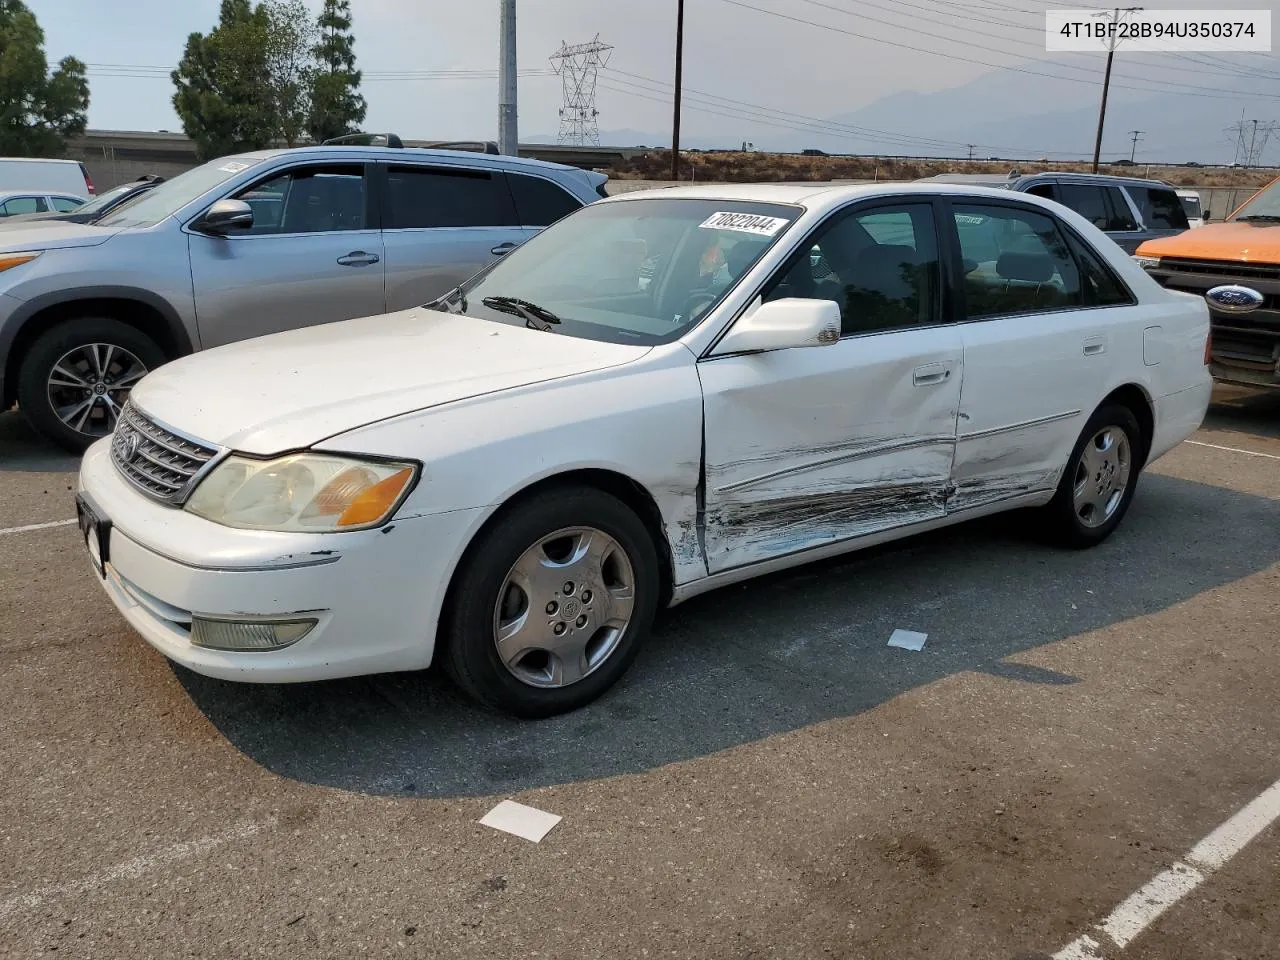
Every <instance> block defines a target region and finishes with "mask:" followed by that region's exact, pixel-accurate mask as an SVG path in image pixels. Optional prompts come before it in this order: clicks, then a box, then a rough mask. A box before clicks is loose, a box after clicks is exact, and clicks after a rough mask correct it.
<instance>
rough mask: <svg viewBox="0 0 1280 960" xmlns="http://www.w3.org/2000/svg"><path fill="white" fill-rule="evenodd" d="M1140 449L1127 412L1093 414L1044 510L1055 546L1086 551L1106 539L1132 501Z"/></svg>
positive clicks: (1118, 408)
mask: <svg viewBox="0 0 1280 960" xmlns="http://www.w3.org/2000/svg"><path fill="white" fill-rule="evenodd" d="M1143 449H1144V447H1143V438H1142V428H1141V427H1140V426H1139V425H1138V420H1137V418H1136V417H1135V416H1134V415H1133V411H1132V410H1130V409H1129V408H1128V407H1126V406H1124V405H1123V404H1119V403H1108V404H1105V405H1103V406H1101V407H1099V408H1098V409H1097V410H1096V411H1095V412H1094V414H1093V416H1092V417H1090V418H1089V422H1088V423H1087V424H1085V428H1084V430H1083V431H1082V432H1081V434H1080V438H1079V439H1078V440H1077V441H1076V445H1075V448H1074V449H1073V450H1072V451H1071V458H1070V459H1069V460H1068V461H1067V467H1066V469H1065V470H1064V471H1063V473H1062V479H1061V481H1060V482H1059V483H1058V490H1057V493H1055V494H1054V497H1053V500H1052V501H1051V502H1050V503H1049V504H1048V506H1046V507H1045V508H1044V511H1045V519H1046V520H1047V521H1048V525H1049V531H1050V533H1052V535H1053V536H1054V538H1055V539H1056V540H1058V541H1059V542H1061V543H1063V544H1065V545H1066V546H1071V547H1091V546H1093V545H1094V544H1097V543H1101V542H1102V541H1103V540H1105V539H1106V538H1107V537H1109V536H1110V535H1111V533H1112V532H1113V531H1114V530H1115V529H1116V527H1118V526H1119V525H1120V521H1121V520H1122V519H1123V518H1124V515H1125V513H1126V512H1127V511H1128V509H1129V503H1130V501H1132V499H1133V491H1134V488H1135V487H1136V486H1137V483H1138V474H1139V472H1140V470H1141V459H1140V458H1141V456H1142V451H1143Z"/></svg>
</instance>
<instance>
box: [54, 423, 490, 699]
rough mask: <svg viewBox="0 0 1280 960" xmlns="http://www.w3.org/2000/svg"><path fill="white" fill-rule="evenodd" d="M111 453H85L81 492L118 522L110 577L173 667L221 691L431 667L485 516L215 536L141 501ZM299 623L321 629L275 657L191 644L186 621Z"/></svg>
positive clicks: (132, 618)
mask: <svg viewBox="0 0 1280 960" xmlns="http://www.w3.org/2000/svg"><path fill="white" fill-rule="evenodd" d="M108 449H109V443H108V441H105V440H103V441H99V442H98V443H96V444H94V445H93V446H92V447H91V448H90V449H89V451H88V453H86V454H85V458H84V461H83V463H82V465H81V469H80V483H79V487H80V491H81V492H82V493H83V494H85V495H86V496H87V497H88V498H89V499H90V500H91V501H92V502H93V504H94V506H95V508H96V509H97V510H99V511H100V512H102V513H103V514H105V517H106V518H107V519H109V520H110V522H111V531H110V534H109V540H108V550H107V556H108V559H107V562H106V564H105V574H106V575H105V577H99V575H98V572H97V570H96V569H95V568H93V566H92V564H91V562H90V560H89V556H88V553H87V552H86V567H87V568H89V569H91V570H92V571H93V576H94V578H95V579H97V580H99V582H100V583H101V584H102V586H103V588H104V589H105V590H106V592H107V595H108V596H109V597H110V598H111V600H112V602H114V603H115V605H116V607H117V608H118V609H119V610H120V612H121V613H122V614H123V615H124V617H125V619H126V620H128V621H129V624H130V625H131V626H132V627H133V628H134V629H135V630H137V631H138V633H140V634H141V635H142V637H143V639H145V640H146V641H147V642H148V643H150V644H151V645H152V646H153V647H155V648H156V649H157V650H159V651H160V652H161V653H163V654H164V655H165V656H166V657H168V658H169V659H171V660H174V661H175V662H177V663H180V664H182V665H183V666H185V667H188V668H190V669H192V670H194V671H196V672H197V673H202V674H205V675H207V676H211V677H219V678H221V679H225V680H240V681H250V682H259V683H291V682H296V681H305V680H324V679H331V678H335V677H349V676H357V675H361V674H368V673H383V672H390V671H398V670H416V669H421V668H423V667H426V666H428V665H429V664H430V663H431V658H432V653H433V651H434V645H435V636H436V625H437V623H438V620H439V615H440V607H441V605H442V603H443V601H444V594H445V590H446V588H447V585H448V582H449V579H450V577H451V576H452V574H453V568H454V565H455V563H456V559H457V558H458V557H459V556H460V555H461V553H462V548H463V545H464V544H465V542H466V540H467V538H468V537H469V536H470V534H471V531H472V529H473V527H474V525H475V524H476V523H477V522H478V515H479V513H480V512H481V511H480V510H462V511H453V512H450V513H441V514H433V515H429V516H423V517H413V518H409V519H403V520H402V519H396V520H393V521H392V522H391V523H389V524H387V525H386V526H384V527H381V528H378V529H374V530H362V531H356V532H352V533H341V534H281V533H264V532H260V531H253V530H236V529H233V528H230V527H224V526H221V525H219V524H215V523H211V522H210V521H207V520H203V519H201V518H200V517H196V516H193V515H192V514H188V513H184V512H183V511H181V510H178V509H176V508H173V507H168V506H164V505H162V504H159V503H156V502H154V501H152V500H150V499H148V498H147V497H145V496H143V495H142V494H140V493H138V492H137V491H136V490H135V489H134V488H133V487H132V486H130V485H129V484H128V482H127V481H125V480H124V478H123V477H121V476H120V474H119V473H118V472H117V471H116V468H115V466H114V465H113V464H112V463H111V459H110V456H109V454H108ZM192 614H202V615H206V616H210V617H217V618H224V619H227V618H231V619H235V618H243V619H255V618H264V617H265V618H270V617H280V618H282V617H287V616H290V615H301V614H305V615H306V616H308V617H312V618H315V619H316V620H318V623H317V624H316V626H315V627H314V628H312V630H311V631H310V632H309V633H308V634H307V635H306V636H304V637H303V638H302V639H301V640H299V641H298V642H296V643H294V644H292V645H290V646H287V647H282V648H280V649H274V650H263V651H250V652H231V651H222V650H213V649H208V648H205V647H200V646H197V645H195V644H193V643H192V642H191V630H190V618H191V616H192Z"/></svg>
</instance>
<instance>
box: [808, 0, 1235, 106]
mask: <svg viewBox="0 0 1280 960" xmlns="http://www.w3.org/2000/svg"><path fill="white" fill-rule="evenodd" d="M801 2H803V3H807V4H810V5H811V6H815V7H821V8H823V9H826V10H831V11H834V12H836V13H841V14H844V15H845V16H851V17H857V18H858V19H859V20H864V21H870V22H871V23H878V24H882V25H884V26H888V27H894V28H895V29H900V30H904V29H910V30H911V31H912V32H913V33H914V34H918V35H920V36H925V37H932V38H933V39H935V40H941V41H943V42H944V43H959V44H963V45H965V46H966V47H968V48H970V49H974V50H981V51H984V52H986V53H995V54H1000V55H1002V56H1012V57H1021V58H1023V59H1029V58H1030V54H1027V53H1023V52H1022V50H1008V49H1002V48H1000V47H993V46H984V45H982V44H975V43H972V42H970V41H968V40H964V39H962V38H956V37H951V36H947V35H945V34H939V33H931V32H930V31H928V30H922V29H920V28H919V27H918V26H916V25H914V24H911V25H905V24H901V23H894V22H893V21H890V20H882V19H880V18H878V17H874V16H872V15H870V14H868V13H866V12H865V10H864V9H863V8H865V7H871V8H873V9H876V10H882V11H885V12H887V13H890V14H893V15H895V16H902V17H912V16H914V15H913V14H910V13H899V12H897V11H895V10H893V9H892V8H889V7H884V6H881V5H880V4H877V3H875V2H872V0H858V9H857V10H851V9H849V8H847V7H844V6H836V5H834V4H832V3H827V2H825V0H801ZM890 2H892V3H895V4H897V5H900V6H908V7H912V8H914V9H919V10H924V11H925V12H928V13H931V14H933V15H934V16H938V15H942V16H954V15H953V14H946V13H945V12H942V11H937V10H930V9H929V8H927V7H920V6H917V5H916V4H912V3H909V2H907V0H890ZM947 26H948V28H949V29H951V30H956V31H960V32H962V33H970V34H974V35H975V36H979V37H983V38H987V39H990V38H991V33H990V31H988V30H980V29H975V28H973V27H964V26H959V25H957V24H953V23H948V24H947ZM1023 29H1029V30H1033V32H1034V28H1030V27H1026V28H1023ZM1008 42H1009V43H1012V44H1016V45H1018V46H1019V47H1022V48H1023V49H1030V50H1032V51H1034V52H1036V53H1039V52H1041V51H1042V50H1043V46H1042V45H1041V44H1030V43H1026V42H1024V41H1020V40H1016V39H1009V40H1008ZM939 55H943V56H945V54H939ZM1051 64H1052V66H1053V67H1055V68H1058V69H1062V70H1073V71H1075V72H1077V73H1084V74H1087V75H1089V76H1093V75H1094V72H1093V69H1092V68H1090V67H1078V66H1076V65H1074V64H1070V63H1060V62H1052V61H1051ZM1145 66H1150V67H1155V68H1156V69H1166V70H1170V69H1171V70H1174V71H1176V72H1178V73H1182V74H1185V73H1186V72H1187V71H1186V70H1184V69H1179V68H1177V67H1163V68H1161V67H1160V65H1157V64H1146V65H1145ZM1046 76H1048V74H1046ZM1117 76H1121V74H1117ZM1123 76H1125V78H1126V79H1131V80H1137V81H1139V82H1145V83H1159V84H1162V85H1163V86H1164V87H1184V88H1186V89H1188V90H1198V91H1208V92H1211V93H1231V92H1233V91H1230V90H1224V89H1222V88H1220V87H1205V86H1202V85H1200V84H1192V83H1180V82H1178V81H1174V80H1162V79H1159V78H1152V77H1143V76H1134V75H1132V74H1124V75H1123ZM1061 79H1064V80H1066V79H1073V78H1071V77H1062V78H1061ZM1133 89H1137V88H1133ZM1239 93H1240V95H1242V96H1245V95H1247V93H1246V92H1245V91H1240V92H1239Z"/></svg>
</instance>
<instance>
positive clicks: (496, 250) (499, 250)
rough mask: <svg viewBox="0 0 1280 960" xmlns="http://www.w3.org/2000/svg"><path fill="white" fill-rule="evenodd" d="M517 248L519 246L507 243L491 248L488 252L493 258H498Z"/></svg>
mask: <svg viewBox="0 0 1280 960" xmlns="http://www.w3.org/2000/svg"><path fill="white" fill-rule="evenodd" d="M518 246H520V244H518V243H512V242H511V241H507V242H506V243H500V244H498V245H497V246H496V247H493V248H492V249H490V250H489V252H490V253H492V254H493V255H494V256H495V257H500V256H502V255H503V254H506V253H510V252H511V251H512V250H514V249H515V248H516V247H518Z"/></svg>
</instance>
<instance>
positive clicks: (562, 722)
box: [174, 474, 1280, 797]
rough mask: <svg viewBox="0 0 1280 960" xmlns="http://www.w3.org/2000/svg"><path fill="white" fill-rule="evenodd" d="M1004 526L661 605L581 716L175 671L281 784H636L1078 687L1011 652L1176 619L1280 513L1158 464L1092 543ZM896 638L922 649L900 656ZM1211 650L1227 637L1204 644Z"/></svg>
mask: <svg viewBox="0 0 1280 960" xmlns="http://www.w3.org/2000/svg"><path fill="white" fill-rule="evenodd" d="M1025 521H1026V517H1025V516H1023V515H1021V514H1010V515H1007V516H1004V517H996V518H989V519H987V520H980V521H975V522H972V523H969V524H964V525H960V526H957V527H953V528H951V529H949V530H944V531H939V532H936V533H934V534H928V535H923V536H919V537H915V538H911V539H908V540H904V541H900V542H899V543H897V544H892V545H887V546H885V547H881V548H876V549H872V550H867V551H862V552H860V553H856V554H852V555H850V556H848V557H845V558H841V559H836V560H831V561H826V562H820V563H815V564H811V565H808V566H804V567H801V568H798V569H796V570H793V571H790V572H786V573H781V574H776V575H773V576H769V577H764V578H760V579H758V580H755V581H750V582H748V583H745V584H740V585H735V586H731V587H726V588H723V589H721V590H719V591H717V592H714V593H710V594H707V595H705V596H702V597H699V598H696V599H694V600H691V601H689V602H688V603H686V604H684V605H682V606H680V607H677V608H675V609H673V610H671V611H668V612H666V613H664V614H663V615H662V616H661V617H660V618H659V621H658V624H657V626H656V628H655V632H654V635H653V637H652V638H651V641H650V642H649V643H648V645H647V646H646V647H645V649H644V651H643V652H642V653H641V655H640V657H639V658H638V660H637V661H636V663H635V664H634V665H633V666H632V668H631V670H630V671H629V672H628V674H627V675H626V676H625V677H624V678H623V680H622V681H621V682H620V683H619V684H618V685H617V686H616V687H615V688H614V689H613V690H612V691H610V692H609V693H608V694H606V695H605V696H604V697H603V698H602V699H601V700H599V701H597V702H596V703H594V704H591V705H590V706H588V707H586V708H584V709H582V710H580V711H577V712H575V713H572V714H568V715H564V716H560V717H556V718H553V719H550V720H543V721H517V720H512V719H509V718H506V717H503V716H497V715H494V714H492V713H488V712H486V711H484V710H482V709H480V708H478V707H475V706H473V705H472V704H471V703H470V702H469V701H467V700H465V699H464V698H463V697H462V695H461V694H459V693H458V692H457V691H455V690H454V689H453V688H452V687H451V686H450V685H449V684H448V683H447V681H445V680H444V679H443V677H441V676H440V675H439V672H438V671H435V670H431V671H425V672H421V673H412V674H387V675H381V676H376V677H369V678H362V679H354V680H343V681H331V682H324V683H310V684H297V685H266V686H263V685H241V684H235V683H229V682H224V681H218V680H212V679H209V678H206V677H202V676H198V675H196V674H193V673H191V672H189V671H187V670H185V669H182V668H179V667H175V668H174V669H175V671H176V672H177V674H178V677H179V679H180V681H181V682H182V684H183V685H184V686H185V688H186V689H187V691H188V692H189V694H190V696H191V697H192V698H193V700H194V701H195V703H196V704H197V705H198V706H199V708H200V709H201V710H203V711H204V713H205V715H206V716H207V717H208V718H209V719H210V720H211V721H212V722H213V723H214V724H215V725H216V726H217V728H218V729H219V730H220V731H221V732H222V733H223V734H224V735H225V736H226V737H227V739H228V740H229V741H230V742H231V743H232V744H233V745H234V746H235V747H237V748H238V749H239V750H241V751H243V752H244V753H245V754H246V755H247V756H249V757H250V758H252V759H253V760H255V761H256V762H258V763H260V764H261V765H263V766H264V767H266V768H267V769H269V770H272V771H274V772H276V773H278V774H280V775H282V776H286V777H290V778H293V779H295V780H299V781H304V782H308V783H313V784H319V785H325V786H330V787H336V788H340V789H344V790H351V791H357V792H360V793H367V794H381V795H398V796H426V797H442V796H458V795H477V794H495V793H514V792H518V791H521V790H525V789H529V788H532V787H538V786H544V785H549V784H558V783H567V782H572V781H577V780H584V779H594V778H599V777H606V776H611V775H618V774H628V773H637V772H640V771H644V770H648V769H651V768H653V767H657V766H660V765H662V764H667V763H671V762H674V761H680V760H687V759H690V758H693V757H698V756H703V755H706V754H709V753H712V752H714V751H718V750H723V749H726V748H729V747H734V746H737V745H739V744H743V743H747V742H750V741H755V740H758V739H761V738H764V737H768V736H770V735H772V734H776V733H781V732H785V731H788V730H794V729H797V728H801V727H804V726H807V725H809V724H813V723H817V722H820V721H823V720H828V719H832V718H836V717H848V716H851V715H854V714H858V713H860V712H862V711H866V710H869V709H871V708H873V707H875V706H877V705H878V704H881V703H884V702H885V701H886V700H889V699H891V698H892V697H895V696H897V695H898V694H901V693H903V692H904V691H907V690H910V689H912V688H914V687H918V686H920V685H923V684H927V683H931V682H933V681H935V680H938V679H940V678H943V677H946V676H949V675H951V674H955V673H958V672H961V671H981V672H985V673H989V674H993V675H995V676H998V677H1001V678H1003V679H1005V680H1007V681H1008V682H1010V683H1039V684H1048V685H1055V684H1062V683H1072V682H1075V678H1074V677H1070V676H1066V675H1062V674H1057V673H1053V672H1052V671H1047V670H1041V669H1038V668H1034V667H1028V666H1024V665H1018V664H1009V663H1004V662H1003V661H1004V660H1005V658H1007V657H1009V656H1011V655H1013V654H1016V653H1019V652H1021V651H1024V650H1029V649H1032V648H1034V647H1038V646H1041V645H1043V644H1048V643H1052V642H1054V641H1057V640H1061V639H1063V638H1065V637H1070V636H1073V635H1077V634H1081V633H1084V632H1086V631H1090V630H1095V629H1098V628H1101V627H1106V626H1109V625H1111V624H1115V623H1118V622H1120V621H1123V620H1127V619H1130V618H1133V617H1139V616H1142V615H1144V614H1149V613H1153V612H1156V611H1159V610H1164V609H1166V608H1168V607H1170V606H1172V605H1174V604H1176V603H1178V602H1180V601H1183V600H1186V599H1188V598H1190V597H1193V596H1195V595H1196V594H1198V593H1201V592H1202V591H1205V590H1208V589H1211V588H1213V587H1217V586H1220V585H1222V584H1225V583H1229V582H1231V581H1234V580H1238V579H1240V578H1242V577H1245V576H1248V575H1250V574H1252V573H1255V572H1257V571H1259V570H1262V569H1265V568H1266V567H1268V566H1269V565H1271V564H1273V563H1275V562H1277V560H1280V537H1276V536H1274V535H1266V536H1263V535H1253V534H1259V533H1261V532H1262V531H1264V530H1271V531H1273V532H1274V531H1275V530H1276V526H1277V518H1276V505H1275V503H1274V502H1273V501H1269V500H1266V499H1263V498H1258V497H1252V496H1249V495H1246V494H1241V493H1236V492H1233V491H1230V490H1225V489H1222V488H1219V487H1211V486H1205V485H1202V484H1197V483H1192V482H1189V481H1185V480H1178V479H1174V478H1171V477H1164V476H1159V475H1153V474H1146V475H1144V477H1143V479H1142V483H1141V486H1140V488H1139V496H1138V497H1137V498H1136V499H1135V501H1134V504H1133V508H1132V509H1131V510H1130V512H1129V515H1128V517H1127V518H1126V521H1125V523H1124V524H1123V525H1122V526H1121V529H1120V530H1119V531H1117V533H1116V534H1115V535H1114V536H1113V537H1112V538H1111V539H1110V540H1108V541H1107V542H1106V543H1105V544H1103V545H1102V546H1100V547H1097V548H1094V549H1092V550H1085V551H1071V550H1061V549H1056V548H1053V547H1051V546H1046V545H1043V544H1041V543H1039V542H1037V541H1035V540H1033V539H1029V538H1028V536H1026V535H1025V533H1024V531H1025V528H1026V522H1025ZM898 627H902V628H905V629H909V630H916V631H921V632H925V633H927V634H928V642H927V644H926V645H925V647H924V649H923V650H922V651H920V652H918V653H914V652H910V651H906V650H901V649H895V648H890V647H888V646H886V644H887V642H888V639H889V635H890V634H891V633H892V631H893V630H894V629H895V628H898ZM1204 642H1205V644H1206V645H1209V644H1212V643H1214V638H1213V637H1212V636H1207V637H1205V638H1204Z"/></svg>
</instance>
